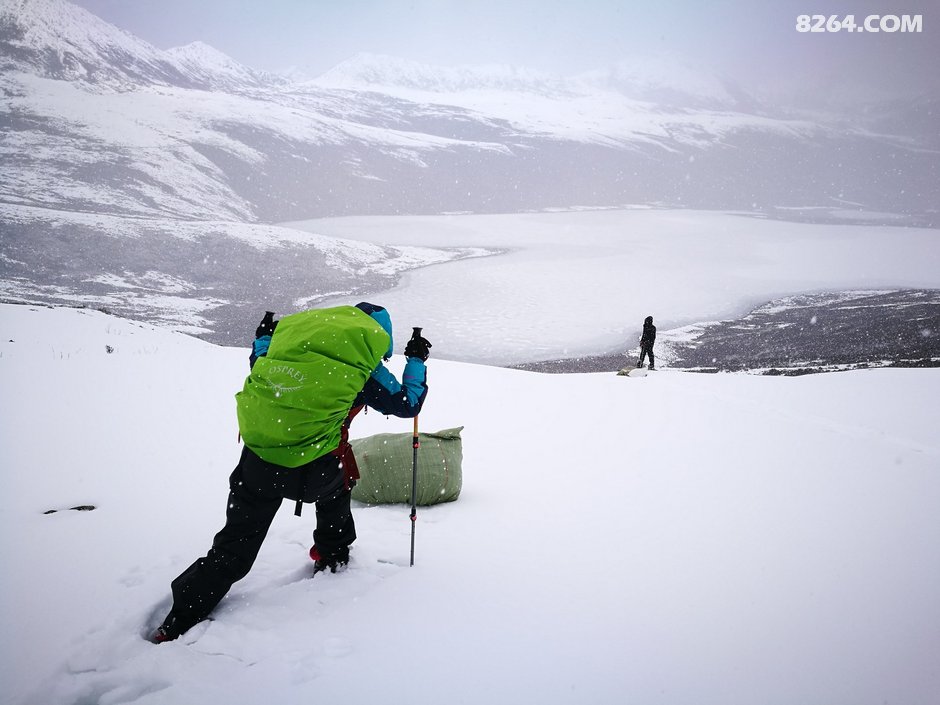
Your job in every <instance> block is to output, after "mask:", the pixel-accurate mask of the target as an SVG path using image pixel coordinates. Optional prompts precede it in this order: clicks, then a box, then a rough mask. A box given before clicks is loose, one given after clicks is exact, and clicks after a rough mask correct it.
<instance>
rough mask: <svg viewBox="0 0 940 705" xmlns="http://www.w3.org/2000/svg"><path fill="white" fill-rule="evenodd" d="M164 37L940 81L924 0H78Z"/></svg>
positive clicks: (794, 87) (866, 81)
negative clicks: (902, 21)
mask: <svg viewBox="0 0 940 705" xmlns="http://www.w3.org/2000/svg"><path fill="white" fill-rule="evenodd" d="M74 2H75V4H77V5H79V6H81V7H84V8H85V9H87V10H89V11H91V12H92V13H93V14H95V15H97V16H98V17H101V18H102V19H104V20H105V21H107V22H110V23H112V24H114V25H115V26H117V27H120V28H121V29H124V30H126V31H128V32H131V33H133V34H135V35H137V36H139V37H141V38H142V39H144V40H146V41H148V42H150V43H151V44H153V45H154V46H156V47H158V48H161V49H168V48H171V47H174V46H181V45H185V44H188V43H190V42H193V41H203V42H205V43H207V44H209V45H211V46H213V47H215V48H216V49H218V50H220V51H223V52H225V53H226V54H228V55H230V56H231V57H233V58H234V59H236V60H238V61H239V62H241V63H243V64H245V65H247V66H250V67H252V68H254V69H260V70H266V71H272V72H276V73H284V72H286V71H289V70H291V69H295V70H300V71H302V72H303V73H305V74H307V75H310V76H317V75H319V74H322V73H324V72H325V71H327V70H329V69H330V68H332V67H334V66H336V65H337V64H340V63H342V62H343V61H345V60H347V59H349V58H351V57H353V56H355V55H356V54H359V53H372V54H387V55H390V56H396V57H401V58H404V59H410V60H412V61H418V62H421V63H425V64H433V65H440V66H466V65H488V64H502V65H512V66H518V67H526V68H530V69H534V70H538V71H542V72H545V73H550V74H554V75H559V76H569V75H574V74H578V73H582V72H585V71H589V70H594V69H600V68H605V67H608V66H612V65H614V64H617V63H618V62H620V61H623V60H629V59H631V57H636V56H647V55H649V56H663V55H666V56H670V57H674V58H678V59H680V60H682V61H684V62H686V63H688V64H691V65H694V66H696V67H699V68H701V69H704V70H708V71H713V72H716V73H718V74H720V75H721V76H723V77H726V78H730V79H731V80H733V81H735V82H737V83H739V84H741V85H742V86H743V87H744V88H745V89H747V90H749V91H751V92H755V93H758V94H764V95H768V96H771V97H777V98H785V99H787V100H790V101H794V102H812V103H816V104H826V103H839V102H857V101H859V100H880V99H884V98H893V97H911V96H916V95H920V94H924V93H928V94H940V72H937V71H936V70H935V68H936V66H937V65H938V64H940V42H937V41H935V34H936V32H935V31H934V24H933V22H932V20H933V19H934V17H933V16H932V15H931V14H930V13H929V12H927V11H926V10H925V9H924V8H917V7H910V6H904V7H892V6H886V5H885V4H884V3H883V2H877V1H875V0H859V1H858V2H853V3H840V2H824V3H819V6H807V5H806V3H805V2H803V1H802V0H783V1H782V2H775V3H773V5H772V6H766V5H761V6H758V7H754V6H753V5H752V4H751V3H747V2H744V0H724V1H723V2H717V3H711V4H710V5H709V6H707V7H706V6H697V5H694V4H692V3H685V2H683V3H678V2H673V3H665V4H659V5H657V6H655V7H649V6H644V5H642V4H639V3H624V2H612V1H610V0H581V1H579V2H574V1H570V0H569V1H563V0H543V1H542V2H537V1H536V0H515V1H512V2H498V0H480V1H478V2H473V3H467V2H459V1H457V0H436V1H435V0H414V1H410V2H400V1H398V0H395V1H384V2H383V1H381V0H360V1H358V2H347V3H330V2H323V1H320V0H314V1H306V2H305V1H303V0H271V1H270V2H267V3H264V4H259V3H254V2H247V1H245V0H239V1H236V2H230V1H223V0H206V1H204V2H200V3H190V2H188V0H160V1H159V2H157V1H156V0H132V1H130V2H129V1H127V0H74ZM803 13H809V14H816V13H818V14H836V15H838V16H839V17H840V18H843V17H845V16H846V15H847V14H853V15H854V16H855V20H856V22H857V23H859V24H861V23H862V21H863V20H864V18H865V17H866V16H867V15H870V14H877V15H888V14H897V15H904V14H910V15H917V14H920V15H922V31H921V32H916V33H910V32H907V33H902V32H895V33H878V34H872V33H855V34H851V33H848V32H845V31H841V32H838V33H833V32H819V33H804V32H798V31H797V29H796V21H797V16H798V15H799V14H803Z"/></svg>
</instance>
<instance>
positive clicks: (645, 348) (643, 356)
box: [636, 343, 656, 367]
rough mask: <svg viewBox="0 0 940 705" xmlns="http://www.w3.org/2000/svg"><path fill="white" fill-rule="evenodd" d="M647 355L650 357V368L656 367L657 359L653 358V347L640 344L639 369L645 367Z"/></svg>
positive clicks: (637, 364)
mask: <svg viewBox="0 0 940 705" xmlns="http://www.w3.org/2000/svg"><path fill="white" fill-rule="evenodd" d="M647 354H648V355H649V356H650V367H656V362H655V358H654V357H653V346H652V345H647V344H644V343H640V361H639V362H638V363H636V366H637V367H643V360H644V359H646V356H647Z"/></svg>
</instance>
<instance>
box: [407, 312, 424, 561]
mask: <svg viewBox="0 0 940 705" xmlns="http://www.w3.org/2000/svg"><path fill="white" fill-rule="evenodd" d="M411 337H412V338H420V337H421V329H420V328H418V327H415V328H414V329H413V333H412V334H411ZM420 446H421V442H420V441H419V440H418V417H417V416H415V426H414V434H413V435H412V436H411V448H412V450H413V453H414V455H413V457H412V461H411V563H410V564H409V567H414V564H415V524H416V523H417V521H418V448H419V447H420Z"/></svg>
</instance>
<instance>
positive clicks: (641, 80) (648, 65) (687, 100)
mask: <svg viewBox="0 0 940 705" xmlns="http://www.w3.org/2000/svg"><path fill="white" fill-rule="evenodd" d="M305 83H308V84H311V85H314V86H322V87H327V88H359V89H364V90H366V89H368V90H377V91H385V92H392V93H394V92H396V91H400V90H401V89H406V90H410V91H415V92H418V93H426V94H441V95H446V94H453V93H466V92H471V91H499V92H512V93H521V94H529V93H532V94H536V95H543V96H553V97H556V98H558V99H570V98H574V97H583V96H586V95H590V94H596V93H598V92H608V91H610V92H615V93H619V94H621V95H623V96H624V97H626V98H630V99H633V100H639V101H645V102H651V103H656V104H658V105H674V106H684V107H699V108H723V109H729V108H736V107H737V108H741V107H744V106H749V105H753V104H755V102H756V101H755V99H754V98H753V97H751V96H748V95H747V94H746V93H745V91H744V90H743V89H742V88H740V87H739V86H736V85H735V84H734V83H733V82H732V81H730V80H729V79H726V78H723V77H720V76H718V75H717V74H714V73H712V72H709V71H706V70H704V69H701V68H697V67H693V66H691V65H689V64H688V63H687V62H685V61H683V60H682V59H681V58H679V57H676V56H669V55H665V54H663V55H659V56H634V57H632V58H625V59H622V60H621V61H619V62H617V63H616V64H614V65H613V66H610V67H607V68H603V69H597V70H594V71H589V72H585V73H581V74H577V75H574V76H567V77H561V76H553V75H551V74H548V73H545V72H541V71H535V70H532V69H528V68H524V67H518V66H511V65H489V66H486V65H483V66H459V67H444V66H433V65H430V64H423V63H420V62H417V61H411V60H408V59H402V58H399V57H392V56H385V55H380V54H369V53H360V54H357V55H356V56H354V57H352V58H350V59H348V60H346V61H344V62H342V63H340V64H339V65H337V66H335V67H334V68H332V69H330V70H329V71H327V72H325V73H324V74H322V75H321V76H319V77H317V78H315V79H313V80H308V81H305Z"/></svg>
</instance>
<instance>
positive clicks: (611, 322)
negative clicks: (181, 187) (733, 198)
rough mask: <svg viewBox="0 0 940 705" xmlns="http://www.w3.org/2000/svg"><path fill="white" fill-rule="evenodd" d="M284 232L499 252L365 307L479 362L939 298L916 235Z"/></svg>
mask: <svg viewBox="0 0 940 705" xmlns="http://www.w3.org/2000/svg"><path fill="white" fill-rule="evenodd" d="M286 225H289V226H292V227H295V228H299V229H305V230H309V231H312V232H316V233H319V234H320V235H328V236H333V237H339V238H344V239H345V240H347V241H348V240H362V241H364V242H367V243H375V244H383V245H397V246H403V245H418V246H437V247H442V246H461V247H469V246H477V247H487V248H490V249H494V248H503V249H506V250H508V252H507V253H506V254H502V255H500V256H498V257H490V258H485V259H465V260H461V261H457V262H451V263H448V264H444V265H443V266H439V267H426V268H424V269H419V270H416V271H413V272H410V273H409V274H407V275H406V276H405V277H404V279H403V281H402V285H401V286H398V287H396V288H395V289H393V290H392V291H388V292H381V293H376V294H375V296H374V297H373V299H372V300H375V301H377V302H378V303H381V304H382V305H383V306H386V307H388V308H389V310H392V311H395V312H396V313H397V315H398V317H399V320H402V319H404V320H407V321H415V323H409V325H418V324H420V325H423V326H425V328H426V330H427V334H428V337H429V339H430V340H431V341H432V342H433V343H434V352H435V354H436V356H438V357H443V358H447V359H453V360H463V361H470V362H479V363H486V364H515V363H521V362H531V361H535V360H546V359H554V358H561V357H578V356H583V355H592V354H597V353H606V352H621V351H624V350H626V349H628V348H630V347H634V346H635V343H636V341H637V340H638V339H639V335H640V329H641V328H642V325H643V319H644V318H646V316H648V315H652V316H653V317H654V318H655V320H656V323H657V326H658V327H659V329H660V330H661V331H665V330H667V329H669V328H673V327H679V326H684V325H689V324H693V323H699V322H702V321H709V320H715V319H722V318H728V317H733V316H737V315H743V314H745V313H747V312H748V311H750V310H751V309H753V308H754V307H755V306H758V305H761V304H763V303H766V302H767V301H770V300H772V299H775V298H779V297H782V296H790V295H793V294H797V293H813V292H819V291H840V290H847V289H864V290H870V289H877V288H885V289H897V288H940V247H938V236H937V231H936V230H931V229H928V228H895V227H888V226H862V225H812V224H808V223H791V222H785V221H778V220H765V219H761V218H757V217H753V214H735V213H724V212H715V211H695V210H659V209H628V210H620V209H617V210H596V211H569V212H559V213H517V214H499V215H451V216H447V215H439V216H397V217H394V218H387V217H369V216H359V217H348V218H327V219H320V220H312V221H307V222H303V223H288V224H286ZM326 303H355V301H352V302H351V301H348V300H342V299H334V300H330V301H328V302H326Z"/></svg>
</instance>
